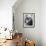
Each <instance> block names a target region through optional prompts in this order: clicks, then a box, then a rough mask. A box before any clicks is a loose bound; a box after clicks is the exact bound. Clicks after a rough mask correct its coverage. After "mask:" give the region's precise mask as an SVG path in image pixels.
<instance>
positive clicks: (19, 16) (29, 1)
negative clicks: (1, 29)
mask: <svg viewBox="0 0 46 46" xmlns="http://www.w3.org/2000/svg"><path fill="white" fill-rule="evenodd" d="M16 4H17V3H16ZM16 4H15V5H14V7H13V12H14V16H15V18H14V19H15V28H16V29H17V30H18V32H22V33H23V35H24V38H28V39H32V40H34V41H35V44H36V46H41V28H40V27H41V25H40V19H41V18H40V17H41V0H23V2H21V3H20V5H18V7H16ZM23 13H35V27H34V28H24V27H23Z"/></svg>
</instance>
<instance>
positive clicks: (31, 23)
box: [23, 13, 35, 28]
mask: <svg viewBox="0 0 46 46" xmlns="http://www.w3.org/2000/svg"><path fill="white" fill-rule="evenodd" d="M23 26H24V27H27V28H29V27H31V28H33V27H35V13H24V14H23Z"/></svg>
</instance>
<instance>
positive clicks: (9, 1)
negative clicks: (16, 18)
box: [0, 0, 16, 29]
mask: <svg viewBox="0 0 46 46" xmlns="http://www.w3.org/2000/svg"><path fill="white" fill-rule="evenodd" d="M15 2H16V0H0V27H7V28H9V29H11V28H12V6H13V4H14V3H15Z"/></svg>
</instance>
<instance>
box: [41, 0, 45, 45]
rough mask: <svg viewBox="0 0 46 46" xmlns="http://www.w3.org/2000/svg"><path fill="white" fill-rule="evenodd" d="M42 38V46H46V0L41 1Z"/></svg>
mask: <svg viewBox="0 0 46 46" xmlns="http://www.w3.org/2000/svg"><path fill="white" fill-rule="evenodd" d="M40 18H41V19H40V24H41V38H42V46H46V0H42V1H41V17H40Z"/></svg>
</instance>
